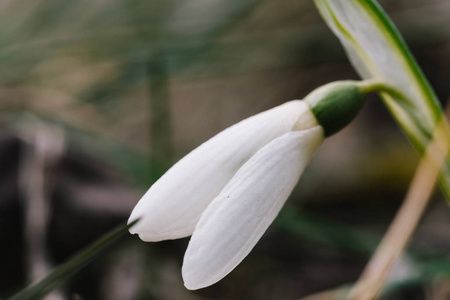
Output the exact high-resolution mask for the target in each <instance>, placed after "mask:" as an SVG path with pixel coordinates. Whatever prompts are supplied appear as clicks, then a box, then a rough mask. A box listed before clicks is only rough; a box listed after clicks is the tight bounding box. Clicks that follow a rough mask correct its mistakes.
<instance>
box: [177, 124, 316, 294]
mask: <svg viewBox="0 0 450 300" xmlns="http://www.w3.org/2000/svg"><path fill="white" fill-rule="evenodd" d="M322 141H323V130H322V127H320V126H316V127H314V128H311V129H307V130H302V131H292V132H288V133H285V134H284V135H282V136H280V137H278V138H276V139H274V140H273V141H272V142H270V143H269V144H267V145H266V146H264V147H263V148H262V149H261V150H259V151H258V152H257V153H256V154H255V155H254V156H253V157H252V158H250V160H249V161H247V162H246V163H245V164H244V165H243V166H242V167H241V168H240V169H239V171H238V172H237V173H236V175H235V176H234V177H233V178H232V179H231V180H230V182H229V183H228V184H227V185H226V186H225V188H224V189H223V190H222V192H220V194H219V195H218V196H217V197H216V198H215V199H214V200H213V201H212V203H211V204H210V205H209V206H208V208H207V209H206V210H205V212H204V213H203V215H202V217H201V218H200V221H199V223H198V224H197V227H196V228H195V231H194V234H193V235H192V238H191V241H190V242H189V246H188V249H187V251H186V254H185V256H184V262H183V278H184V282H185V285H186V287H187V288H188V289H199V288H203V287H206V286H209V285H211V284H213V283H216V282H217V281H219V280H220V279H222V278H223V277H224V276H226V275H227V274H228V273H229V272H231V270H233V269H234V268H235V267H236V266H237V265H238V264H239V263H240V262H241V261H242V260H243V259H244V258H245V257H246V256H247V254H248V253H249V252H250V251H251V250H252V248H253V247H254V246H255V244H256V243H257V242H258V240H259V239H260V238H261V236H262V235H263V234H264V232H265V231H266V229H267V228H268V227H269V225H270V224H271V223H272V221H273V220H274V219H275V217H276V216H277V214H278V212H279V211H280V209H281V207H282V206H283V204H284V202H285V201H286V199H287V198H288V196H289V195H290V193H291V191H292V189H293V188H294V186H295V184H296V183H297V181H298V179H299V177H300V175H301V173H302V172H303V170H304V168H305V167H306V165H307V163H308V161H309V159H310V158H311V156H312V155H313V154H314V152H315V151H316V150H317V148H318V147H319V146H320V144H322Z"/></svg>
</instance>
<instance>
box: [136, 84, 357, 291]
mask: <svg viewBox="0 0 450 300" xmlns="http://www.w3.org/2000/svg"><path fill="white" fill-rule="evenodd" d="M363 99H364V91H363V90H362V89H361V88H360V87H359V85H358V84H357V83H355V82H351V81H346V82H337V83H331V84H329V85H326V86H323V87H321V88H319V89H317V90H315V91H313V92H312V93H311V94H309V95H308V96H307V97H306V98H305V101H299V100H294V101H291V102H287V103H285V104H283V105H280V106H278V107H275V108H273V109H270V110H268V111H266V112H263V113H260V114H258V115H255V116H253V117H250V118H248V119H246V120H244V121H242V122H240V123H238V124H236V125H234V126H232V127H230V128H228V129H226V130H224V131H222V132H221V133H219V134H217V135H216V136H215V137H213V138H212V139H210V140H209V141H207V142H205V143H204V144H202V145H201V146H200V147H198V148H196V149H195V150H194V151H192V152H191V153H189V154H188V155H186V156H185V157H184V158H183V159H181V160H180V161H179V162H178V163H177V164H175V165H174V166H173V167H172V168H171V169H170V170H169V171H167V173H166V174H164V176H162V177H161V178H160V179H159V180H158V181H157V182H156V183H155V184H154V185H153V186H152V187H151V188H150V189H149V190H148V192H147V193H146V194H145V195H144V196H143V197H142V199H141V200H140V201H139V203H138V204H137V205H136V207H135V208H134V210H133V212H132V213H131V216H130V219H129V223H131V222H133V221H135V220H137V219H139V222H137V223H136V224H135V225H134V226H132V227H131V228H130V232H132V233H137V234H139V237H140V238H141V239H142V240H144V241H159V240H164V239H175V238H181V237H185V236H189V235H191V234H192V238H191V241H190V243H189V246H188V249H187V251H186V255H185V257H184V263H183V269H182V273H183V278H184V280H185V285H186V287H187V288H188V289H198V288H202V287H206V286H208V285H211V284H213V283H215V282H217V281H218V280H220V279H221V278H223V277H224V276H226V275H227V274H228V273H229V272H231V270H233V269H234V268H235V267H236V266H237V265H238V264H239V263H240V262H241V261H242V260H243V259H244V258H245V256H247V254H248V253H249V252H250V251H251V249H252V248H253V247H254V246H255V244H256V243H257V242H258V240H259V239H260V238H261V236H262V235H263V234H264V232H265V231H266V229H267V228H268V227H269V225H270V224H271V223H272V221H273V220H274V219H275V217H276V216H277V214H278V212H279V211H280V209H281V207H282V206H283V204H284V202H285V201H286V199H287V198H288V197H289V194H290V193H291V191H292V189H293V188H294V186H295V184H296V183H297V181H298V179H299V177H300V175H301V173H302V172H303V170H304V169H305V167H306V165H307V163H308V161H309V159H310V158H311V157H312V155H313V154H314V152H315V151H316V150H317V148H318V147H319V146H320V145H321V144H322V142H323V140H324V138H325V136H329V135H331V134H333V133H335V132H337V131H338V130H340V129H342V128H343V127H344V126H345V125H347V124H348V123H349V122H350V121H351V120H352V119H353V118H354V117H355V115H356V113H357V112H358V110H359V108H360V107H361V105H362V102H363ZM319 122H320V124H319Z"/></svg>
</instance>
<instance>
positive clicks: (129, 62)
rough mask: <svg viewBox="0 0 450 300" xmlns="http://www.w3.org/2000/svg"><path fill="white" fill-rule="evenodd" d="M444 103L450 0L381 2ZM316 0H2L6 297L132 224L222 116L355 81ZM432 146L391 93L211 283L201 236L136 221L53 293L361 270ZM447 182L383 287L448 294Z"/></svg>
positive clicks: (0, 196)
mask: <svg viewBox="0 0 450 300" xmlns="http://www.w3.org/2000/svg"><path fill="white" fill-rule="evenodd" d="M380 3H381V4H382V6H383V7H384V8H385V10H386V11H387V12H388V14H389V15H390V17H391V18H392V19H393V20H394V22H395V23H396V25H397V26H398V28H399V30H400V31H401V32H402V34H403V35H404V37H405V39H406V41H407V43H408V44H409V46H410V48H411V50H412V52H413V53H414V55H415V56H416V58H417V60H418V62H419V64H420V66H421V67H422V68H423V70H424V72H425V74H426V75H427V77H428V79H429V80H430V82H431V85H432V86H433V87H434V88H435V90H436V92H437V94H438V96H439V98H440V100H441V101H442V104H443V105H444V106H445V105H446V102H447V100H448V97H449V95H450V84H449V80H448V78H449V74H450V51H449V50H450V18H449V15H450V2H449V1H448V0H408V1H407V0H401V1H400V0H395V1H394V0H384V1H380ZM357 78H358V76H357V74H356V73H355V72H354V70H353V69H352V67H351V65H350V64H349V62H348V60H347V59H346V56H345V53H344V52H343V50H342V48H341V46H340V44H339V42H338V40H337V39H336V38H335V37H334V36H333V34H332V33H331V31H330V30H329V29H328V28H327V27H326V26H325V24H324V22H323V21H322V20H321V18H320V16H319V14H318V12H317V10H316V9H315V7H314V5H313V1H311V0H296V1H293V0H281V1H264V0H186V1H174V0H133V1H130V0H78V1H71V0H4V1H1V2H0V170H1V172H0V297H8V296H9V295H11V294H13V293H14V292H16V291H17V290H19V289H20V288H21V287H23V286H24V285H25V284H26V283H28V282H30V281H32V280H35V279H37V278H40V277H42V276H43V275H44V274H46V273H47V272H48V271H49V270H51V269H52V267H54V266H55V265H57V264H59V263H62V262H64V261H65V260H67V259H68V258H69V257H70V256H72V255H73V254H75V253H76V252H77V251H79V250H80V249H82V248H83V247H85V246H86V245H88V244H89V243H91V242H92V241H94V240H95V239H96V238H98V237H99V236H100V235H101V234H103V233H105V232H107V231H108V230H110V229H111V228H113V227H114V226H116V225H118V224H123V223H124V222H125V221H126V219H127V217H128V216H129V214H130V212H131V210H132V208H133V207H134V205H135V204H136V202H137V201H138V200H139V198H140V197H141V195H143V193H144V192H145V190H146V189H147V188H148V187H149V186H150V185H151V184H152V182H154V181H155V180H156V179H157V178H159V176H161V174H163V173H164V172H165V171H166V170H167V169H168V168H169V167H170V166H171V164H173V163H174V162H175V161H176V160H178V159H179V158H181V157H182V156H183V155H185V154H186V153H188V152H189V151H190V150H192V149H194V148H195V147H196V146H198V145H199V144H200V143H202V142H203V141H205V140H207V139H208V138H210V137H212V136H213V135H214V134H215V133H217V132H219V131H220V130H222V129H224V128H226V127H228V126H230V125H232V124H234V123H236V122H237V121H239V120H241V119H243V118H246V117H248V116H251V115H253V114H255V113H258V112H260V111H263V110H266V109H269V108H271V107H273V106H276V105H279V104H281V103H283V102H286V101H288V100H292V99H301V98H302V97H304V96H305V95H306V94H307V93H309V92H310V91H311V90H313V89H314V88H316V87H318V86H320V85H322V84H325V83H328V82H330V81H334V80H342V79H357ZM418 160H419V156H418V155H417V154H416V153H415V151H414V150H413V149H412V147H411V146H410V145H409V144H408V142H407V141H406V139H405V138H404V136H403V135H402V133H401V131H400V130H399V128H398V127H397V126H396V124H395V123H394V122H393V121H392V118H391V117H390V115H389V114H388V112H387V110H386V108H385V107H384V105H383V104H382V103H381V101H380V99H379V98H378V97H376V96H371V97H369V98H368V99H367V103H366V105H365V107H364V109H363V111H362V112H361V113H360V115H359V116H358V117H357V119H356V120H355V121H354V122H353V123H352V124H351V125H350V126H349V127H348V128H346V129H345V130H343V131H342V132H340V133H339V134H337V135H336V136H333V137H332V138H330V139H329V140H327V141H326V142H325V144H324V145H323V146H322V147H321V149H320V151H319V152H318V153H317V154H316V156H315V157H314V158H313V160H312V162H311V164H310V166H309V167H308V168H307V171H306V172H305V174H304V176H302V179H301V181H300V183H299V185H298V186H297V188H296V189H295V190H294V193H293V194H292V196H291V197H290V199H289V200H288V202H287V204H286V206H285V209H284V210H283V211H282V213H281V214H280V217H279V218H278V219H277V220H276V222H275V223H274V224H273V225H272V226H271V227H270V228H269V230H268V231H267V233H266V234H265V235H264V237H263V238H262V239H261V241H260V242H259V243H258V244H257V246H256V247H255V249H254V250H253V251H252V252H251V254H250V255H249V256H248V257H247V258H246V259H245V260H244V262H243V263H241V264H240V265H239V266H238V267H237V268H236V269H235V270H234V271H233V272H232V273H231V274H230V275H228V276H227V277H226V278H225V279H223V280H222V281H220V282H219V283H217V284H215V285H213V286H212V287H209V288H206V289H203V290H200V291H195V292H192V291H188V290H186V289H185V288H184V287H183V283H182V279H181V264H182V258H183V254H184V251H185V249H186V246H187V243H188V239H182V240H176V241H166V242H160V243H143V242H141V241H140V240H139V239H138V238H137V237H135V236H131V235H130V236H128V237H126V238H125V239H123V240H122V241H121V242H120V243H119V244H117V245H115V247H112V248H111V250H110V251H108V252H107V254H105V255H103V256H102V257H101V258H100V259H97V260H96V261H95V262H93V263H92V264H90V265H89V266H88V267H87V268H86V269H84V270H83V271H81V272H80V273H79V274H78V275H77V276H76V277H75V278H74V279H73V280H72V281H70V282H69V283H68V284H66V285H64V286H63V287H62V288H61V289H58V290H57V291H55V292H54V293H52V294H51V295H49V297H48V298H47V299H55V300H62V299H107V300H115V299H117V300H127V299H297V298H301V297H303V296H306V295H308V294H312V293H316V292H320V291H325V290H328V289H331V288H335V287H339V286H342V285H345V284H351V283H353V282H354V281H355V280H356V279H357V277H358V275H359V274H360V272H361V271H362V269H363V267H364V265H365V263H366V262H367V260H368V258H369V257H370V254H371V253H372V252H373V250H374V248H375V246H376V244H377V241H378V240H379V238H380V237H381V236H382V234H383V232H384V231H385V230H386V228H387V226H388V224H389V222H390V221H391V219H392V217H393V216H394V214H395V211H396V209H397V208H398V207H399V205H400V203H401V200H402V199H403V197H404V195H405V192H406V189H407V187H408V184H409V181H410V179H411V178H412V176H413V173H414V170H415V167H416V165H417V163H418ZM449 217H450V211H449V207H448V205H447V204H446V203H445V200H444V198H443V196H442V194H441V193H440V192H436V193H435V195H434V197H433V201H432V202H431V204H430V206H429V208H428V210H427V213H426V216H425V218H424V220H423V222H422V224H421V225H420V228H419V230H418V232H417V234H416V235H415V237H414V240H413V243H412V245H411V249H412V250H411V251H409V252H408V254H405V256H404V257H402V259H401V262H400V263H399V264H398V265H396V267H395V268H394V271H393V273H392V274H391V276H390V281H389V284H388V286H389V289H388V290H387V295H386V296H384V298H383V299H436V300H440V299H450V282H449V280H448V276H449V274H450V261H449V260H448V258H449V257H448V256H449V250H450V236H449V232H450V218H449Z"/></svg>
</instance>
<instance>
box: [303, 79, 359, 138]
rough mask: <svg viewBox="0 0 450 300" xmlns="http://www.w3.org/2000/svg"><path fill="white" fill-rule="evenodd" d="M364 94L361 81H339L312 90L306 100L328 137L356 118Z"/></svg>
mask: <svg viewBox="0 0 450 300" xmlns="http://www.w3.org/2000/svg"><path fill="white" fill-rule="evenodd" d="M364 96H365V92H364V91H363V89H362V88H361V87H360V82H358V81H337V82H332V83H329V84H326V85H324V86H321V87H320V88H318V89H316V90H314V91H312V92H311V93H310V94H309V95H308V96H306V98H305V99H304V100H305V101H306V102H307V103H308V104H309V106H310V108H311V111H312V112H313V114H314V116H315V117H316V119H317V122H318V123H319V124H320V125H321V126H322V127H323V129H324V133H325V136H326V137H328V136H330V135H333V134H335V133H336V132H338V131H339V130H341V129H342V128H344V127H345V126H347V124H349V123H350V122H351V121H352V120H353V119H354V118H355V116H356V114H357V113H358V112H359V110H360V109H361V107H362V105H363V101H364Z"/></svg>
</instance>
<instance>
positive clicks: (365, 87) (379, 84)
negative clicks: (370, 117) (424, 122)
mask: <svg viewBox="0 0 450 300" xmlns="http://www.w3.org/2000/svg"><path fill="white" fill-rule="evenodd" d="M358 86H359V87H360V88H361V90H362V91H363V92H364V93H365V94H368V93H371V92H380V93H387V94H389V95H390V96H391V97H393V98H397V99H400V100H402V101H403V103H404V104H407V105H413V103H412V102H411V100H410V99H409V98H408V97H407V96H406V95H405V94H403V93H402V92H401V91H400V90H398V89H396V88H395V87H393V86H391V85H388V84H386V83H385V82H383V81H380V80H376V79H369V80H363V81H361V82H360V83H359V84H358Z"/></svg>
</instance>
